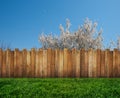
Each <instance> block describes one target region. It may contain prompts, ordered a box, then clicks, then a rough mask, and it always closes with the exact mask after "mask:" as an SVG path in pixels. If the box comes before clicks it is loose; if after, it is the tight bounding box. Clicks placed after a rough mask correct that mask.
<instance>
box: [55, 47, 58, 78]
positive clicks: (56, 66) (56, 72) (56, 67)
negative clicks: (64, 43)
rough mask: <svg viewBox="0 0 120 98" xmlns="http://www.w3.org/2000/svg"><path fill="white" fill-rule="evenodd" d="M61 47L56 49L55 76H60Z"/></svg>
mask: <svg viewBox="0 0 120 98" xmlns="http://www.w3.org/2000/svg"><path fill="white" fill-rule="evenodd" d="M58 62H59V49H56V50H55V77H58V76H59V63H58Z"/></svg>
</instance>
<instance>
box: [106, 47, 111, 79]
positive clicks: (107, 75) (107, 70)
mask: <svg viewBox="0 0 120 98" xmlns="http://www.w3.org/2000/svg"><path fill="white" fill-rule="evenodd" d="M109 62H110V50H109V49H107V50H106V51H105V77H109V76H110V72H109V71H110V70H109V69H110V68H109V67H110V63H109Z"/></svg>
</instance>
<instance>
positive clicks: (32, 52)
mask: <svg viewBox="0 0 120 98" xmlns="http://www.w3.org/2000/svg"><path fill="white" fill-rule="evenodd" d="M30 57H31V67H32V75H31V77H35V63H36V62H35V59H36V53H35V49H34V48H32V49H31V56H30Z"/></svg>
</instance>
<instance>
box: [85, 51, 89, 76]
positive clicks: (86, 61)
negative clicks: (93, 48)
mask: <svg viewBox="0 0 120 98" xmlns="http://www.w3.org/2000/svg"><path fill="white" fill-rule="evenodd" d="M84 55H85V57H84V58H85V61H84V67H85V68H84V69H85V75H84V77H88V64H89V54H88V51H87V50H86V51H85V54H84Z"/></svg>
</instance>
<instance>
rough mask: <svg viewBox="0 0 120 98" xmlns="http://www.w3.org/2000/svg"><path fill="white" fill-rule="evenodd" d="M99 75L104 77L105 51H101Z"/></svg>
mask: <svg viewBox="0 0 120 98" xmlns="http://www.w3.org/2000/svg"><path fill="white" fill-rule="evenodd" d="M101 77H105V51H104V50H103V51H101Z"/></svg>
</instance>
